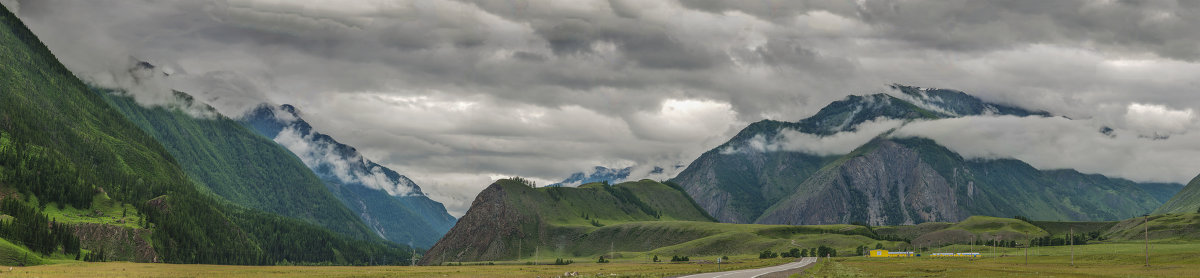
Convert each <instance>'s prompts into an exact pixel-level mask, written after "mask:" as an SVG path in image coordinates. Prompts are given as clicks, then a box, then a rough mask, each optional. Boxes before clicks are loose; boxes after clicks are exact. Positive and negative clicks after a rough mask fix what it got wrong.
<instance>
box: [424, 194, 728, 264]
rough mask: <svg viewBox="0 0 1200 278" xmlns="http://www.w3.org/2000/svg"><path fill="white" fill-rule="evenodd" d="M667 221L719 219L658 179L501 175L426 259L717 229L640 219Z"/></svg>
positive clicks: (634, 244)
mask: <svg viewBox="0 0 1200 278" xmlns="http://www.w3.org/2000/svg"><path fill="white" fill-rule="evenodd" d="M665 221H670V222H667V223H684V224H682V225H684V226H687V224H686V223H688V222H685V221H690V222H692V223H699V222H709V223H711V222H714V221H713V219H712V217H711V216H708V215H707V214H705V213H704V211H703V209H701V208H700V207H699V206H698V205H696V203H695V202H694V201H692V199H691V198H688V195H687V193H684V192H683V190H682V189H680V188H679V187H678V186H674V185H671V184H663V183H659V182H656V181H653V180H645V179H644V180H640V181H634V182H624V183H620V184H616V185H609V184H606V183H589V184H584V185H581V186H579V187H539V188H535V187H533V186H531V184H529V183H524V182H520V181H519V180H510V179H503V180H499V181H496V182H495V183H492V185H490V186H488V187H487V189H484V190H483V192H480V193H479V195H478V196H477V197H475V201H474V202H472V203H471V208H470V209H468V210H467V213H466V214H465V215H463V217H462V219H460V220H459V221H458V224H456V225H455V226H454V228H452V229H450V232H448V233H447V234H446V236H445V237H443V238H442V239H441V240H440V241H438V242H437V244H434V245H433V248H431V249H429V251H428V252H426V253H425V256H424V257H422V259H421V264H424V265H431V264H442V263H446V262H464V261H465V262H472V261H476V262H477V261H493V260H506V261H511V260H518V259H520V260H525V259H537V258H538V257H537V256H538V254H541V255H543V256H544V255H546V254H547V252H552V253H554V254H559V255H562V254H570V256H571V257H589V256H596V255H601V254H606V253H608V251H609V250H615V251H636V252H645V251H649V250H653V249H655V248H660V247H663V246H669V245H673V244H679V243H682V242H685V241H688V240H693V239H696V238H700V237H704V236H707V235H710V234H711V233H710V232H707V231H700V232H696V231H694V230H690V229H686V228H684V229H679V228H661V227H662V226H656V227H659V228H644V227H643V226H642V225H646V224H647V223H651V222H654V223H656V224H662V223H663V222H665ZM652 226H653V225H652ZM539 252H540V253H539ZM541 259H547V257H541Z"/></svg>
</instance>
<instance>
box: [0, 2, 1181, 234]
mask: <svg viewBox="0 0 1200 278" xmlns="http://www.w3.org/2000/svg"><path fill="white" fill-rule="evenodd" d="M0 3H3V4H4V5H6V6H8V7H10V8H12V7H17V6H18V5H19V15H20V16H21V17H22V19H24V20H25V21H26V23H27V24H28V25H29V26H30V27H31V28H32V29H33V31H34V32H35V33H36V34H38V35H39V37H40V38H41V39H42V40H43V41H45V42H46V43H47V45H48V46H49V47H50V49H51V50H52V51H53V52H54V53H55V54H56V55H57V56H58V58H59V59H60V60H62V61H63V62H64V63H65V64H66V65H67V66H68V67H69V68H71V69H72V70H73V71H75V72H76V73H77V74H79V75H80V76H81V77H83V78H85V79H87V80H89V81H92V82H96V83H98V84H109V85H113V86H118V87H131V88H129V89H131V92H132V93H133V94H135V95H138V96H141V95H148V96H141V97H139V99H146V100H150V101H146V102H147V103H151V104H153V100H154V99H157V98H156V97H155V96H154V94H163V93H164V91H166V89H165V88H159V89H154V88H157V87H150V88H141V89H136V88H133V87H136V86H133V85H136V84H134V83H129V82H124V83H122V82H119V81H121V80H126V79H122V78H125V77H123V76H122V75H127V74H129V71H128V69H129V66H130V62H129V61H130V59H131V58H130V57H133V59H137V60H144V61H150V62H151V63H154V64H155V65H158V66H159V68H160V69H162V70H164V71H168V72H170V73H171V75H170V76H169V77H167V78H165V80H166V81H163V82H165V84H166V86H167V87H170V88H173V89H178V90H181V91H186V92H188V93H191V94H193V95H196V96H197V97H198V98H199V99H200V100H202V101H205V102H209V103H211V104H212V105H213V106H215V107H216V108H217V109H218V110H219V111H220V112H222V113H224V114H226V115H232V116H237V115H239V114H240V113H242V111H244V110H246V109H247V108H248V107H252V106H253V105H256V104H258V103H260V102H270V103H289V104H294V105H296V106H297V107H300V109H301V111H303V112H304V113H305V119H306V120H308V121H309V122H311V123H312V124H313V125H314V126H315V127H316V128H317V129H318V130H320V131H321V132H323V133H327V134H331V135H332V136H335V137H337V138H338V139H339V141H342V142H345V143H347V144H350V145H353V146H356V147H359V148H360V150H362V152H363V153H364V155H365V156H367V157H368V158H370V159H372V160H375V161H378V162H379V163H381V164H384V165H387V166H389V167H393V168H394V169H396V170H398V171H400V172H402V173H404V174H406V175H408V176H410V177H412V178H413V179H414V181H416V182H417V183H418V184H420V185H421V186H422V187H423V188H427V189H428V190H426V191H427V192H428V193H429V194H430V195H432V196H434V198H435V199H437V200H438V201H444V202H447V206H448V207H450V209H451V210H452V212H454V213H461V212H463V211H464V210H465V209H466V206H467V205H469V203H470V201H471V199H472V198H473V197H474V195H475V194H476V192H478V190H479V189H481V188H482V187H483V186H486V185H487V183H488V182H489V181H490V179H493V178H497V177H504V176H511V175H521V176H527V177H530V178H533V179H535V180H538V181H541V182H542V183H546V184H548V183H550V182H552V181H557V180H559V179H561V178H562V177H565V176H566V175H568V174H569V173H572V172H576V171H584V170H588V169H591V168H592V166H595V165H605V166H614V167H617V166H629V165H661V166H664V168H668V169H673V168H671V167H665V166H671V165H675V164H679V163H685V164H686V163H689V162H690V161H691V160H692V159H694V158H695V157H696V156H698V155H699V154H700V153H701V152H703V151H705V150H707V149H710V148H712V147H714V146H717V145H719V144H720V143H721V142H723V141H724V140H726V139H728V138H729V137H730V136H732V135H733V134H734V133H735V132H737V131H738V130H739V129H740V128H741V127H743V126H744V125H745V124H746V123H749V122H752V121H757V120H760V119H764V118H769V119H776V120H798V119H801V118H804V117H807V116H809V115H811V114H813V113H814V112H816V110H817V109H819V108H821V107H822V106H824V105H826V104H828V103H829V102H831V101H834V100H838V99H841V98H843V97H844V96H845V95H847V94H865V93H872V92H878V91H880V90H883V86H884V85H885V84H890V83H902V84H910V85H917V86H924V87H940V88H954V89H959V90H963V91H966V92H968V93H972V94H975V95H978V96H980V97H981V98H983V99H985V100H989V101H993V102H999V103H1005V104H1012V105H1018V106H1023V107H1027V108H1031V109H1037V110H1046V111H1051V112H1053V113H1056V114H1060V115H1066V116H1069V117H1071V118H1075V119H1087V120H1088V121H1090V122H1095V123H1096V124H1097V125H1106V126H1111V127H1114V128H1118V129H1121V130H1128V132H1132V133H1138V134H1143V135H1150V136H1155V135H1168V136H1172V137H1175V136H1185V135H1184V134H1194V133H1195V132H1196V129H1197V128H1196V125H1195V124H1192V123H1184V124H1181V123H1180V121H1181V120H1179V119H1181V118H1188V119H1191V118H1193V117H1194V115H1193V114H1191V113H1193V112H1191V111H1194V108H1196V107H1200V97H1197V96H1196V95H1195V94H1196V92H1195V88H1197V87H1198V85H1200V83H1198V82H1200V81H1197V80H1196V79H1195V76H1200V74H1198V73H1200V63H1198V62H1197V61H1198V59H1200V47H1198V45H1200V28H1193V27H1194V26H1200V7H1197V4H1195V3H1196V2H1183V1H1178V2H1177V1H1079V2H1069V1H986V2H985V1H858V2H854V1H841V0H825V1H821V0H811V1H783V0H779V1H775V0H766V1H633V0H593V1H588V0H580V1H542V0H479V1H447V0H411V1H384V0H356V1H315V0H309V1H277V0H205V1H138V0H96V1H71V0H36V1H32V0H31V1H19V0H17V1H14V0H3V1H0ZM106 80H114V82H111V83H104V81H106ZM131 84H132V85H131ZM143 87H144V86H143ZM1134 103H1137V104H1138V105H1141V106H1138V107H1133V106H1132V105H1133V104H1134ZM1172 119H1174V120H1172ZM825 144H832V142H828V140H827V143H825ZM1180 144H1182V143H1180ZM837 145H838V146H840V145H843V144H837ZM793 146H794V147H796V148H799V149H805V148H811V147H814V146H817V147H819V146H828V145H821V144H817V143H811V142H809V143H805V142H794V144H793ZM1096 169H1098V170H1096V171H1109V170H1111V169H1108V170H1106V169H1102V168H1096ZM1174 171H1176V172H1178V174H1174V175H1171V176H1173V177H1174V176H1187V175H1193V176H1194V174H1195V172H1197V171H1200V169H1174ZM647 172H648V171H647ZM1103 173H1106V174H1120V175H1126V176H1128V177H1133V178H1143V177H1147V176H1148V175H1143V174H1132V173H1129V172H1128V171H1123V170H1122V171H1116V170H1112V171H1111V173H1110V172H1103Z"/></svg>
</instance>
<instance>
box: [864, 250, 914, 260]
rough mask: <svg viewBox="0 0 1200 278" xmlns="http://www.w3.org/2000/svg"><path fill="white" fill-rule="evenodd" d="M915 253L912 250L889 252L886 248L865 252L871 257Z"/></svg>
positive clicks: (899, 255) (906, 255)
mask: <svg viewBox="0 0 1200 278" xmlns="http://www.w3.org/2000/svg"><path fill="white" fill-rule="evenodd" d="M913 256H916V254H913V252H890V251H888V250H883V249H877V250H871V252H869V253H867V257H872V258H891V257H913Z"/></svg>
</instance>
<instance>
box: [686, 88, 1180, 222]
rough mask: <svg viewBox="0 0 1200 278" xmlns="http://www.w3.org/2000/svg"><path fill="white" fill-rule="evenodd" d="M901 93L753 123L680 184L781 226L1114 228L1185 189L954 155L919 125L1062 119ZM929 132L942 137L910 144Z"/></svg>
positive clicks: (703, 201) (717, 207)
mask: <svg viewBox="0 0 1200 278" xmlns="http://www.w3.org/2000/svg"><path fill="white" fill-rule="evenodd" d="M892 87H893V89H895V91H894V92H893V93H890V94H875V95H869V96H849V97H847V98H846V99H843V100H840V101H836V102H833V103H831V104H829V105H828V106H826V107H825V108H823V109H821V111H819V112H817V114H816V115H813V116H812V117H809V118H806V119H804V120H801V121H798V122H780V121H770V120H764V121H760V122H757V123H754V124H751V125H750V126H748V127H746V128H745V129H743V130H742V131H741V132H739V133H738V134H737V135H736V136H734V137H733V138H732V139H731V140H730V141H728V142H726V143H725V144H722V145H721V146H718V147H717V148H715V149H713V150H710V151H708V152H706V153H705V154H703V155H701V156H700V158H698V159H697V160H696V161H694V162H693V163H692V164H691V165H689V166H688V168H687V169H686V170H684V171H683V172H682V173H680V174H679V176H677V177H675V178H674V179H672V181H675V182H677V183H679V184H680V185H681V186H683V187H684V188H685V189H687V191H688V193H689V194H690V195H691V196H692V197H693V198H694V199H696V201H697V202H698V203H699V204H700V205H701V206H702V207H704V208H705V210H707V211H708V212H709V213H710V214H712V215H713V216H714V217H717V218H718V219H719V220H721V221H722V222H731V223H771V224H829V223H850V222H852V221H859V222H863V223H869V224H872V225H893V224H915V223H922V222H932V221H959V220H962V219H963V218H965V217H967V216H970V215H992V216H1009V215H1026V216H1028V217H1032V218H1034V219H1047V220H1060V219H1061V220H1077V221H1082V220H1114V219H1121V218H1123V217H1129V216H1133V215H1140V214H1142V213H1146V212H1148V211H1151V210H1154V209H1155V208H1157V207H1158V206H1159V205H1161V204H1162V202H1163V201H1164V200H1165V198H1167V197H1166V196H1170V195H1171V194H1174V191H1177V190H1178V188H1179V187H1181V186H1179V185H1177V184H1174V185H1166V186H1165V187H1164V186H1159V185H1158V184H1138V183H1133V182H1129V181H1128V180H1123V179H1110V178H1106V177H1103V176H1088V175H1082V174H1078V172H1074V171H1071V170H1067V171H1068V172H1069V173H1075V174H1069V175H1067V174H1060V173H1058V172H1054V171H1040V170H1035V169H1034V167H1032V166H1030V165H1029V164H1026V163H1025V162H1022V161H1020V160H1015V159H1012V157H1011V156H1004V155H1005V154H996V153H990V152H985V153H986V154H991V156H986V155H979V154H978V153H977V152H971V151H970V148H971V146H974V144H965V145H964V144H954V145H951V146H952V147H956V148H958V149H947V148H946V147H943V146H940V145H938V142H940V141H938V140H946V137H945V136H936V135H942V133H936V134H934V133H927V132H926V131H925V130H922V129H921V128H912V129H910V126H917V127H925V126H932V127H936V126H938V125H939V124H941V123H948V122H944V121H954V120H956V119H976V118H978V119H992V118H1000V119H1004V118H1020V119H1055V118H1057V117H1053V116H1051V115H1050V114H1049V113H1046V112H1040V111H1029V110H1025V109H1022V108H1018V107H1012V106H1007V105H1001V104H994V103H988V102H985V101H982V100H980V99H978V98H975V97H972V96H970V95H967V94H965V93H963V92H960V91H955V90H946V89H929V88H919V87H911V86H903V85H893V86H892ZM1077 124H1086V123H1077ZM925 134H934V135H935V136H932V138H934V139H935V140H908V139H905V138H914V137H915V138H921V137H924V136H925ZM958 134H963V133H961V132H960V133H958ZM966 134H967V135H968V136H969V135H972V134H970V133H966ZM1090 134H1092V135H1094V136H1096V137H1104V135H1103V134H1101V133H1098V132H1095V130H1094V129H1093V130H1092V131H1091V132H1090ZM945 135H946V136H949V137H950V138H954V137H953V136H954V133H949V134H945ZM1104 138H1108V137H1104ZM1110 139H1111V138H1110ZM897 140H899V141H897ZM1147 141H1148V140H1147ZM997 145H999V144H997ZM959 153H969V154H972V155H975V157H968V158H964V157H963V156H962V155H960V154H959ZM1008 155H1012V154H1008ZM1039 162H1041V161H1039ZM1061 184H1072V185H1073V186H1072V187H1070V188H1071V190H1074V191H1071V190H1066V189H1064V188H1063V187H1062V186H1061ZM1021 192H1037V193H1032V195H1025V194H1026V193H1021ZM1055 192H1057V193H1055ZM1018 193H1019V194H1018ZM1014 194H1018V195H1020V196H1022V197H1018V198H1016V199H1012V198H1014V196H1016V195H1014ZM1097 194H1098V195H1097ZM1114 198H1129V199H1127V200H1126V201H1116V199H1114ZM1067 199H1071V200H1072V201H1071V203H1072V204H1073V206H1074V207H1068V206H1065V203H1066V200H1067ZM843 212H849V213H848V214H846V213H843Z"/></svg>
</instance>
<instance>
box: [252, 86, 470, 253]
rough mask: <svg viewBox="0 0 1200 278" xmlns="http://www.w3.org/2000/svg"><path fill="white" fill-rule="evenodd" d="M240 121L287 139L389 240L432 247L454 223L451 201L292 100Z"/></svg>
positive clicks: (340, 196)
mask: <svg viewBox="0 0 1200 278" xmlns="http://www.w3.org/2000/svg"><path fill="white" fill-rule="evenodd" d="M241 123H242V124H243V125H245V126H246V127H248V128H250V129H253V130H254V131H256V132H258V133H259V134H261V135H262V136H265V137H267V138H272V139H275V140H288V144H287V146H288V147H289V148H292V149H289V151H291V152H292V153H294V154H295V155H297V156H300V157H303V158H305V159H304V162H305V163H306V165H305V166H307V167H308V168H309V169H311V170H312V171H313V172H314V173H316V174H317V176H318V177H320V178H321V179H322V180H323V181H324V182H325V185H326V187H327V188H328V189H329V191H330V192H332V193H333V195H334V196H336V197H337V198H338V200H340V201H341V202H342V204H344V205H345V206H346V207H349V208H350V210H352V211H353V212H354V214H355V215H358V217H359V218H360V219H362V221H363V222H365V223H366V224H367V226H368V227H370V228H371V230H372V231H373V232H375V233H377V234H379V235H380V236H382V237H383V238H385V239H387V240H390V241H392V242H395V243H400V244H411V245H413V246H416V247H419V248H428V247H429V246H433V244H434V243H437V241H438V239H440V238H441V237H442V235H444V234H446V231H449V230H450V228H451V227H453V226H454V222H455V221H456V219H455V218H454V217H453V216H450V214H449V213H447V212H446V207H445V206H443V205H442V204H441V203H438V202H437V201H434V200H433V199H430V198H429V196H427V195H425V194H424V193H423V192H422V191H421V187H420V186H417V184H416V183H414V182H413V181H412V180H409V179H408V177H405V176H404V175H401V174H400V173H397V172H396V171H393V170H391V169H388V168H387V167H384V166H383V165H379V164H377V163H375V162H372V161H371V160H369V159H367V158H365V157H364V156H363V155H362V154H360V153H358V150H356V149H355V148H354V147H351V146H348V145H345V144H342V143H339V142H338V141H337V140H334V138H333V137H332V136H329V135H325V134H321V133H320V132H317V131H315V130H314V129H313V127H312V126H310V125H309V124H308V122H306V121H305V120H304V119H303V118H302V117H301V115H300V113H299V111H297V110H296V108H295V107H293V106H291V105H286V104H285V105H280V106H278V107H275V106H270V105H260V106H258V107H257V108H255V109H254V110H252V111H250V112H249V113H247V114H246V115H245V116H244V117H242V119H241ZM281 138H284V139H281ZM368 181H369V182H368ZM368 183H370V185H368Z"/></svg>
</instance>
